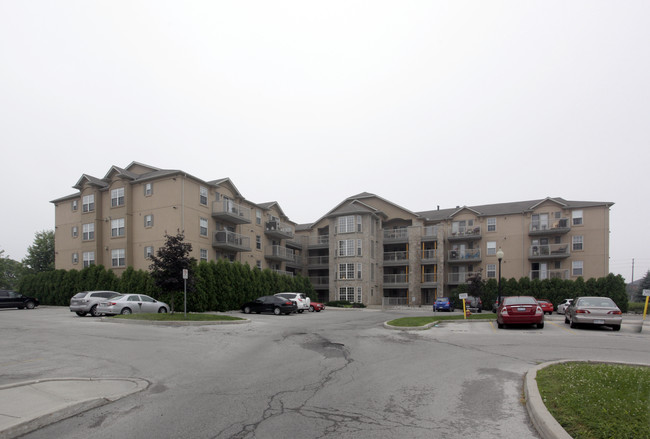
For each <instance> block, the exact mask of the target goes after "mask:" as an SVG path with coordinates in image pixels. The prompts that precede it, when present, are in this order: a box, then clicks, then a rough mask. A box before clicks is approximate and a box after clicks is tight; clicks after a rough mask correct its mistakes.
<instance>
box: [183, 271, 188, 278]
mask: <svg viewBox="0 0 650 439" xmlns="http://www.w3.org/2000/svg"><path fill="white" fill-rule="evenodd" d="M187 276H188V275H187V268H183V279H187V278H188V277H187Z"/></svg>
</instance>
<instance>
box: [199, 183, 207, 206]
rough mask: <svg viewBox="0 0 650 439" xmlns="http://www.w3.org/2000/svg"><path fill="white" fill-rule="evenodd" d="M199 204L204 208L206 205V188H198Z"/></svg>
mask: <svg viewBox="0 0 650 439" xmlns="http://www.w3.org/2000/svg"><path fill="white" fill-rule="evenodd" d="M199 203H201V204H202V205H204V206H207V205H208V188H207V187H204V186H201V187H199Z"/></svg>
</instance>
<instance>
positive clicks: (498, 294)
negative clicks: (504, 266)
mask: <svg viewBox="0 0 650 439" xmlns="http://www.w3.org/2000/svg"><path fill="white" fill-rule="evenodd" d="M497 259H498V260H499V281H498V282H499V283H498V284H497V306H499V305H501V260H502V259H503V250H501V248H500V247H499V251H498V252H497Z"/></svg>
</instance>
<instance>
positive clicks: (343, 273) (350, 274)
mask: <svg viewBox="0 0 650 439" xmlns="http://www.w3.org/2000/svg"><path fill="white" fill-rule="evenodd" d="M350 279H354V264H346V263H344V264H339V280H350Z"/></svg>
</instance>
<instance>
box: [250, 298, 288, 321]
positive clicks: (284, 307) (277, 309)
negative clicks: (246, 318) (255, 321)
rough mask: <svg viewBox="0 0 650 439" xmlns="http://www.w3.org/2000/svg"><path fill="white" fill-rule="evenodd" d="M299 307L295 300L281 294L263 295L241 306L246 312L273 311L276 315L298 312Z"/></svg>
mask: <svg viewBox="0 0 650 439" xmlns="http://www.w3.org/2000/svg"><path fill="white" fill-rule="evenodd" d="M297 309H298V307H297V306H296V303H295V302H293V301H291V300H289V299H286V298H284V297H280V296H262V297H260V298H258V299H255V300H253V301H252V302H247V303H244V304H243V305H242V306H241V310H242V312H243V313H245V314H250V313H252V312H255V313H257V314H259V313H262V312H272V313H273V314H275V315H276V316H279V315H280V314H291V313H292V312H296V310H297Z"/></svg>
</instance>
